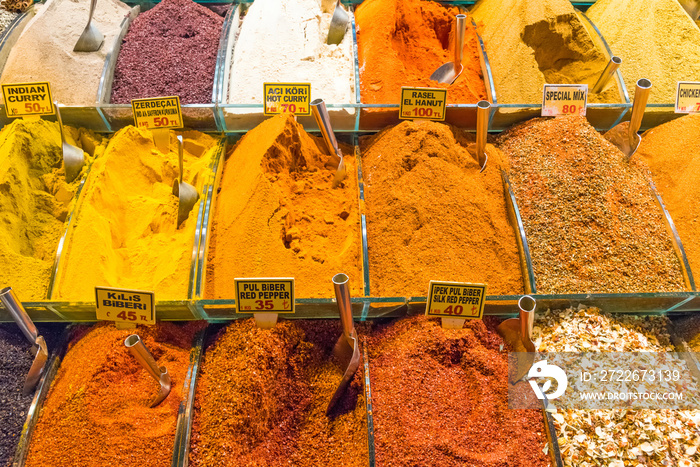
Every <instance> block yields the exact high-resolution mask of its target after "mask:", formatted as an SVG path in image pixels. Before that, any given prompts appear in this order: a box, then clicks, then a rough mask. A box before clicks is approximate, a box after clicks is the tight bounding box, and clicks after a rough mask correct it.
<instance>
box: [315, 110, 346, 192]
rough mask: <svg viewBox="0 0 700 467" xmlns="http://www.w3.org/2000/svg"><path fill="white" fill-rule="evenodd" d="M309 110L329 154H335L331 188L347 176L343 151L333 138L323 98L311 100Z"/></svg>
mask: <svg viewBox="0 0 700 467" xmlns="http://www.w3.org/2000/svg"><path fill="white" fill-rule="evenodd" d="M311 111H312V112H313V114H314V118H315V119H316V124H317V125H318V128H319V129H320V130H321V134H322V135H323V140H324V141H325V142H326V146H328V150H329V151H330V153H331V155H335V156H336V157H337V158H338V159H339V160H338V170H336V171H335V177H334V178H333V185H332V186H333V188H336V187H338V186H339V185H340V183H341V182H342V181H343V180H345V177H347V171H346V169H345V161H344V160H343V153H342V152H341V151H340V148H339V147H338V141H336V139H335V134H334V133H333V127H331V118H330V116H329V115H328V110H326V103H325V102H324V101H323V99H314V100H313V101H311Z"/></svg>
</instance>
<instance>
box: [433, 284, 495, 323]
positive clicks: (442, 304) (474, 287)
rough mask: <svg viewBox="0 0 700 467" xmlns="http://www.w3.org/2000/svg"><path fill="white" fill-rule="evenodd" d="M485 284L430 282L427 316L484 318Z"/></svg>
mask: <svg viewBox="0 0 700 467" xmlns="http://www.w3.org/2000/svg"><path fill="white" fill-rule="evenodd" d="M485 301H486V284H470V283H466V282H439V281H430V287H429V289H428V303H427V304H426V306H425V314H426V315H427V316H440V317H441V318H461V319H481V318H482V317H483V316H484V303H485Z"/></svg>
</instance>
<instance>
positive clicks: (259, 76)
mask: <svg viewBox="0 0 700 467" xmlns="http://www.w3.org/2000/svg"><path fill="white" fill-rule="evenodd" d="M323 4H324V5H322V1H321V0H284V1H279V0H255V2H253V4H252V5H250V8H248V10H247V12H246V13H245V17H244V18H243V25H242V26H241V32H240V35H239V36H238V38H237V39H236V43H235V47H234V50H233V59H232V61H231V80H230V84H229V93H228V102H229V103H230V104H261V103H263V83H264V82H272V83H274V82H280V83H296V82H298V83H310V84H311V95H312V99H315V98H317V97H318V98H322V99H324V100H325V101H326V103H327V104H349V103H353V102H355V72H354V60H353V40H352V27H351V26H350V27H348V29H347V31H346V32H345V37H343V40H342V41H341V43H340V44H338V45H328V44H326V39H327V38H328V28H329V27H330V23H331V17H332V16H333V10H334V9H335V2H330V4H329V2H328V1H324V2H323ZM322 6H325V7H326V8H322ZM345 8H347V7H345ZM251 110H253V109H247V110H245V109H244V110H242V111H245V112H250V111H251ZM254 111H255V110H254ZM329 111H330V112H333V110H332V109H329ZM258 112H259V111H258Z"/></svg>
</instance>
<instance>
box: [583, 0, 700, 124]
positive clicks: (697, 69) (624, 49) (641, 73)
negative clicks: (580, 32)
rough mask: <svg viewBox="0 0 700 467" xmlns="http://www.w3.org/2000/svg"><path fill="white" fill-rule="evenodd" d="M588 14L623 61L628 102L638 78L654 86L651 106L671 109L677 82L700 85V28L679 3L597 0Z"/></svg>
mask: <svg viewBox="0 0 700 467" xmlns="http://www.w3.org/2000/svg"><path fill="white" fill-rule="evenodd" d="M586 14H587V16H588V17H589V18H590V19H591V21H593V22H594V23H595V25H596V26H597V27H598V29H600V32H601V33H602V34H603V36H604V37H605V40H606V41H607V42H608V45H609V46H610V48H611V49H612V50H613V51H614V52H615V54H617V55H619V56H620V57H622V65H620V70H621V72H622V77H623V78H624V80H625V85H626V86H627V91H628V92H629V94H630V99H632V97H633V96H634V91H635V84H636V82H637V80H638V79H639V78H647V79H649V80H651V82H652V83H653V85H654V86H653V87H652V88H651V94H650V95H649V103H651V104H656V103H665V104H673V103H674V102H675V100H676V85H677V82H678V81H699V80H700V29H698V26H697V25H696V24H695V23H694V22H693V20H692V19H690V16H688V13H686V12H685V10H684V9H683V7H682V6H681V4H680V2H679V1H678V0H598V1H597V2H596V3H595V4H594V5H593V6H592V7H590V8H589V9H588V11H587V12H586ZM647 111H651V112H653V111H654V109H653V108H648V109H647Z"/></svg>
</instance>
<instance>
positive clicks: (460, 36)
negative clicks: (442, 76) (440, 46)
mask: <svg viewBox="0 0 700 467" xmlns="http://www.w3.org/2000/svg"><path fill="white" fill-rule="evenodd" d="M456 19H457V24H456V30H455V60H454V64H455V73H459V71H460V70H461V68H462V59H463V58H464V36H465V34H466V32H467V15H463V14H461V13H460V14H459V15H457V16H456Z"/></svg>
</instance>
